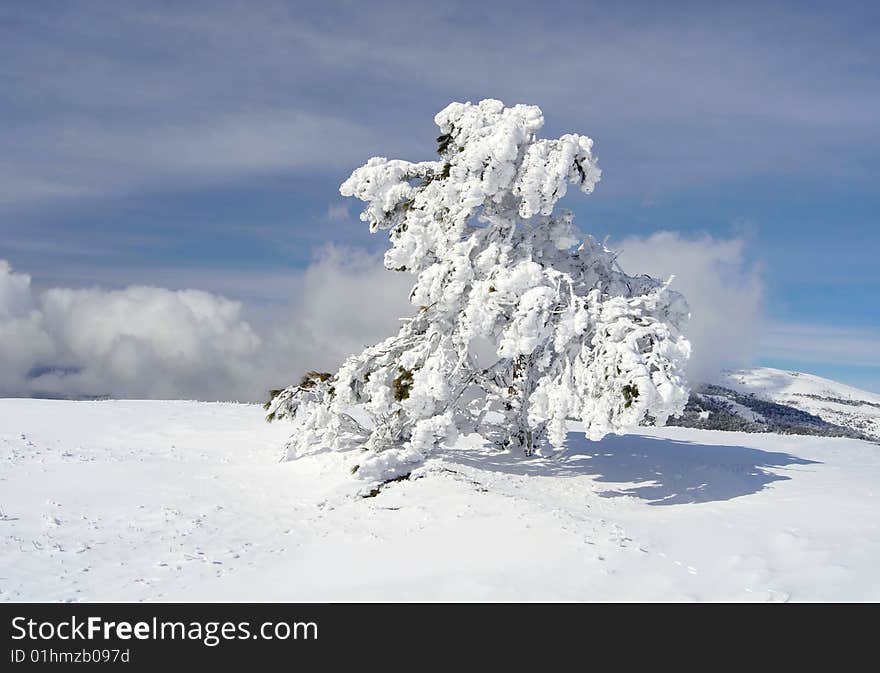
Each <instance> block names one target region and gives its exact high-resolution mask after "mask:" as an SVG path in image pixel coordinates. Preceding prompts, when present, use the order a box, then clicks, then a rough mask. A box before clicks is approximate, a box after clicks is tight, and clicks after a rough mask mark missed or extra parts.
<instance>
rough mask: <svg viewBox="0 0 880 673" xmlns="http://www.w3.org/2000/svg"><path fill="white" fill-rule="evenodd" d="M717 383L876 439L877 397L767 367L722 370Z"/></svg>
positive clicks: (879, 428)
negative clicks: (785, 405) (790, 407)
mask: <svg viewBox="0 0 880 673" xmlns="http://www.w3.org/2000/svg"><path fill="white" fill-rule="evenodd" d="M718 384H719V385H721V386H724V387H726V388H731V389H733V390H735V391H737V392H740V393H745V394H752V395H755V396H756V397H759V398H761V399H765V400H769V401H771V402H777V403H779V404H787V405H789V406H792V407H795V408H796V409H800V410H801V411H806V412H807V413H810V414H813V415H815V416H818V417H819V418H821V419H822V420H825V421H828V422H829V423H834V424H835V425H841V426H843V427H848V428H852V429H854V430H858V431H859V432H863V433H865V434H867V435H870V436H874V437H880V395H878V394H877V393H871V392H868V391H867V390H859V389H858V388H853V387H852V386H848V385H845V384H843V383H838V382H837V381H831V380H829V379H823V378H822V377H820V376H814V375H813V374H804V373H803V372H791V371H785V370H782V369H772V368H770V367H757V368H754V369H739V370H736V371H725V372H724V373H723V374H722V375H721V376H720V377H719V379H718Z"/></svg>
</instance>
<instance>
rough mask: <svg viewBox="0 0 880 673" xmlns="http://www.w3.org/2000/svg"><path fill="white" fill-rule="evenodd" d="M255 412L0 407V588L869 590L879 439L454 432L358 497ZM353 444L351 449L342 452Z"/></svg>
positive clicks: (49, 593) (198, 594)
mask: <svg viewBox="0 0 880 673" xmlns="http://www.w3.org/2000/svg"><path fill="white" fill-rule="evenodd" d="M288 429H289V426H288V425H287V424H285V423H277V424H271V425H269V424H266V423H265V422H263V416H262V410H261V409H260V408H259V407H258V406H254V405H234V404H204V403H195V402H134V401H126V402H123V401H106V402H70V401H47V400H0V599H5V600H65V601H66V600H93V601H94V600H419V599H421V600H754V601H778V600H880V574H878V573H877V567H878V566H880V518H878V517H877V511H878V505H877V499H878V497H880V447H878V446H877V445H876V444H873V443H869V442H864V441H859V440H853V439H840V438H828V437H804V436H794V435H786V436H781V435H774V434H746V433H736V432H713V431H705V430H694V429H686V428H644V429H643V430H642V431H640V432H639V433H638V434H635V435H629V436H623V437H609V438H607V439H605V440H604V441H602V442H598V443H589V442H586V441H585V440H584V439H583V436H582V435H580V434H575V433H572V434H570V435H569V445H570V447H569V451H568V453H567V454H564V455H563V456H561V457H558V458H555V459H540V458H532V459H520V458H515V457H512V456H509V455H507V454H499V453H496V452H493V451H491V450H489V449H487V448H484V447H483V446H481V445H480V443H479V442H478V441H471V439H472V438H467V437H466V438H463V439H462V440H460V441H459V442H458V443H457V444H456V445H455V446H450V447H446V448H444V449H443V450H442V451H440V452H439V454H438V455H437V456H436V457H435V458H432V459H431V460H430V461H429V462H428V464H427V465H426V466H425V467H423V468H420V469H419V470H418V471H417V472H415V473H414V474H413V475H412V476H411V477H410V478H409V479H408V480H404V481H400V482H396V483H391V484H388V485H386V486H385V487H384V488H382V489H381V491H380V492H379V493H378V495H376V496H375V497H367V498H365V497H363V494H364V491H363V489H364V484H363V482H361V481H358V480H357V479H355V478H353V477H352V476H351V475H350V474H349V469H350V467H351V466H352V464H354V463H355V462H356V460H357V455H355V454H323V455H317V456H311V457H307V458H302V459H299V460H295V461H291V462H286V463H279V462H277V458H278V454H279V448H280V446H281V445H282V444H283V443H284V440H285V439H286V435H287V432H288ZM355 453H357V452H355Z"/></svg>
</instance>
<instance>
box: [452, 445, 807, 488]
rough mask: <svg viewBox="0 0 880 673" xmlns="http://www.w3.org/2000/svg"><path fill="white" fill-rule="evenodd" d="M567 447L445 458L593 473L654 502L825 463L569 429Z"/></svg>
mask: <svg viewBox="0 0 880 673" xmlns="http://www.w3.org/2000/svg"><path fill="white" fill-rule="evenodd" d="M566 444H567V450H566V451H565V452H564V453H563V454H561V455H559V456H558V457H555V458H527V459H523V458H519V457H516V456H511V455H509V454H507V453H495V452H492V451H491V450H490V449H486V448H482V449H477V450H461V449H458V450H450V451H448V452H446V453H445V457H446V458H447V459H448V460H450V461H452V462H458V463H461V464H464V465H470V466H472V467H478V468H482V469H487V470H492V471H497V472H504V473H507V474H519V475H535V476H541V475H544V476H560V477H566V476H568V477H574V476H582V475H583V476H590V477H592V478H593V479H594V481H597V482H603V483H608V484H616V485H618V486H617V487H616V488H610V489H609V490H607V491H603V492H601V493H600V495H602V496H605V497H609V498H614V497H620V496H634V497H637V498H640V499H642V500H646V501H648V503H649V504H651V505H681V504H686V503H702V502H713V501H720V500H730V499H731V498H738V497H741V496H744V495H751V494H753V493H757V492H758V491H761V490H762V489H764V488H765V487H766V486H768V485H769V484H772V483H773V482H775V481H786V480H789V479H791V477H789V476H786V475H783V474H777V473H776V472H772V471H770V470H771V469H773V468H775V469H777V470H778V469H783V468H788V469H789V471H790V470H791V468H792V467H793V466H799V465H814V464H819V463H818V461H814V460H806V459H804V458H798V457H797V456H793V455H791V454H788V453H778V452H773V451H762V450H760V449H752V448H749V447H745V446H724V445H715V444H699V443H696V442H688V441H683V440H676V439H667V438H664V437H651V436H648V435H623V436H617V435H609V436H608V437H606V438H605V439H603V440H601V441H599V442H591V441H589V440H587V439H586V438H585V437H584V435H583V434H582V433H579V432H578V433H575V432H572V433H569V435H568V439H567V442H566Z"/></svg>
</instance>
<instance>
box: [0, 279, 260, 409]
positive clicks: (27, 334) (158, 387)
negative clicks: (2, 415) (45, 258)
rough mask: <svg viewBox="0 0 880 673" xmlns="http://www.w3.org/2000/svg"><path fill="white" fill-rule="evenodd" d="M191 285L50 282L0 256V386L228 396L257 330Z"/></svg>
mask: <svg viewBox="0 0 880 673" xmlns="http://www.w3.org/2000/svg"><path fill="white" fill-rule="evenodd" d="M240 311H241V305H240V304H239V303H237V302H232V301H229V300H227V299H224V298H223V297H219V296H216V295H213V294H209V293H207V292H201V291H199V290H181V291H171V290H165V289H161V288H154V287H137V286H135V287H129V288H126V289H124V290H112V291H108V290H101V289H86V290H73V289H67V288H55V289H50V290H47V291H45V292H43V293H40V294H37V293H36V292H34V291H33V290H32V288H31V286H30V277H29V276H27V275H25V274H19V273H15V272H13V271H12V270H11V269H10V267H9V265H8V264H6V263H5V262H2V263H0V353H2V355H0V363H2V371H0V394H3V395H59V396H68V395H69V396H88V395H111V396H114V397H201V398H207V399H211V398H223V399H228V398H230V397H236V396H237V395H238V394H241V393H244V392H247V390H248V386H247V378H248V376H249V372H250V369H251V363H252V359H253V357H254V355H255V354H256V353H257V352H258V350H259V345H260V340H259V338H258V337H257V335H256V334H255V333H254V332H253V330H252V329H251V327H250V326H249V325H248V324H247V323H246V322H244V321H243V320H241V318H240Z"/></svg>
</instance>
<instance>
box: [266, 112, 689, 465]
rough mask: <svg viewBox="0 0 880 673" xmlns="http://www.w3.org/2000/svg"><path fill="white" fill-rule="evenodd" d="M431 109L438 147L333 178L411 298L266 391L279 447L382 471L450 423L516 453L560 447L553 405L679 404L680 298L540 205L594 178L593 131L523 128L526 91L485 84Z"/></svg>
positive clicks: (559, 413)
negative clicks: (390, 322)
mask: <svg viewBox="0 0 880 673" xmlns="http://www.w3.org/2000/svg"><path fill="white" fill-rule="evenodd" d="M435 121H436V123H437V125H438V126H439V127H440V136H439V137H438V138H437V141H438V143H439V147H438V153H439V155H440V158H439V160H437V161H423V162H418V163H412V162H409V161H401V160H389V159H385V158H383V157H375V158H373V159H370V160H369V161H368V162H367V163H366V164H365V165H364V166H362V167H361V168H358V169H357V170H355V171H354V173H352V175H351V177H350V178H349V179H348V180H346V181H345V182H344V183H343V184H342V186H341V187H340V192H341V193H342V194H343V195H344V196H354V197H357V198H358V199H360V200H362V201H364V202H365V204H366V206H365V208H364V211H363V213H362V214H361V219H362V220H364V221H366V222H367V223H369V226H370V231H372V232H376V231H378V230H386V231H387V232H388V235H389V238H390V241H391V247H390V248H389V250H388V251H387V252H386V253H385V266H386V267H387V268H388V269H390V270H393V271H398V272H405V273H410V274H413V275H414V276H415V284H414V286H413V289H412V292H411V294H410V299H411V301H412V303H413V304H414V305H415V307H417V308H416V309H415V313H414V315H413V316H412V317H410V318H407V319H404V320H403V321H402V326H401V328H400V331H399V332H398V333H397V335H395V336H392V337H389V338H388V339H386V340H385V341H383V342H381V343H379V344H376V345H374V346H371V347H369V348H367V349H366V350H364V351H363V352H362V353H360V354H359V355H355V356H352V357H350V358H348V360H346V362H345V363H344V364H343V365H342V367H341V368H340V369H339V371H338V372H336V373H335V374H334V375H332V376H330V375H323V374H322V375H317V374H315V373H312V375H309V376H307V377H305V378H304V379H303V381H302V382H301V383H300V384H299V385H297V386H292V387H290V388H287V389H286V390H284V391H281V392H280V393H279V394H277V395H276V396H275V397H274V398H273V400H272V401H271V402H270V404H269V407H268V409H269V418H270V419H272V418H291V419H293V420H294V422H295V423H296V430H295V432H294V434H293V438H292V439H291V442H290V445H289V449H288V455H289V456H291V457H292V456H295V455H298V454H300V453H303V452H310V451H315V450H321V449H339V450H345V449H350V448H355V447H361V448H364V449H366V450H367V452H368V454H367V455H365V457H364V459H363V460H361V461H360V464H359V468H358V474H360V475H361V476H363V477H365V478H368V479H387V478H393V477H395V476H397V475H399V474H402V473H405V472H406V471H408V470H409V469H411V467H412V465H413V464H415V463H418V462H419V461H421V460H422V459H423V458H424V456H425V455H426V454H427V453H428V452H430V450H431V449H432V448H433V447H435V446H436V445H437V444H438V443H440V442H443V441H449V440H450V439H451V438H452V437H453V436H454V435H455V434H456V433H470V432H476V433H479V434H480V435H482V436H483V437H485V438H486V439H488V440H490V441H492V442H495V443H496V444H497V445H498V446H499V447H503V448H506V449H509V450H514V451H519V452H523V453H525V454H526V455H528V454H531V453H532V452H533V451H535V450H541V449H542V447H544V446H548V445H549V446H552V447H554V448H555V449H559V448H561V447H562V446H563V444H564V441H565V436H566V421H567V420H579V421H582V422H583V425H584V429H585V431H586V433H587V435H588V437H590V438H591V439H599V438H601V437H603V436H604V435H605V434H607V433H609V432H617V433H619V432H625V431H626V430H627V429H630V428H632V427H634V426H636V425H638V424H639V423H640V422H642V421H644V420H645V419H646V418H647V419H651V420H653V421H654V422H656V423H657V424H663V423H664V422H665V421H666V419H667V418H668V417H669V416H670V415H673V414H678V413H680V412H681V411H682V409H683V408H684V405H685V403H686V402H687V398H688V390H687V386H686V383H685V380H684V377H683V371H684V365H685V363H686V361H687V358H688V355H689V352H690V346H689V343H688V341H687V340H686V339H685V338H684V337H683V336H682V335H681V333H680V329H681V327H682V325H683V323H684V322H685V321H686V319H687V316H688V308H687V304H686V302H685V301H684V299H683V298H682V297H681V295H679V294H678V293H676V292H674V291H672V290H671V289H669V283H668V282H661V281H658V280H655V279H653V278H650V277H648V276H644V275H643V276H636V277H633V276H628V275H626V274H625V273H624V272H623V271H622V270H621V269H620V268H619V266H618V264H617V263H616V261H615V255H614V253H613V252H611V251H610V250H608V249H607V248H606V247H605V246H604V245H602V244H600V243H598V242H597V241H596V240H595V239H594V238H593V237H591V236H587V237H584V236H583V235H582V234H581V233H580V232H579V231H578V230H577V229H576V228H575V226H574V224H573V216H572V213H571V212H570V211H567V210H561V211H559V212H554V209H555V206H556V204H557V202H558V201H559V200H560V199H562V198H563V197H564V196H565V194H566V191H567V188H568V186H569V185H570V184H573V185H577V186H578V187H579V188H580V190H581V191H582V192H584V193H585V194H589V193H591V192H592V191H593V188H594V187H595V185H596V183H597V182H598V180H599V177H600V174H601V172H600V170H599V168H598V166H597V163H596V159H595V157H594V156H593V153H592V147H593V142H592V140H591V139H590V138H588V137H586V136H581V135H574V134H566V135H563V136H562V137H560V138H557V139H539V138H538V137H537V133H538V131H539V129H540V128H541V127H542V126H543V123H544V118H543V115H542V113H541V110H540V109H539V108H538V107H536V106H531V105H515V106H513V107H510V108H506V107H504V105H503V103H501V102H500V101H497V100H484V101H481V102H480V103H479V104H476V105H474V104H471V103H452V104H450V105H449V106H447V107H446V108H445V109H444V110H442V111H441V112H440V113H439V114H437V116H436V117H435ZM356 415H360V418H361V420H360V421H358V420H356V418H355V416H356Z"/></svg>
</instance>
